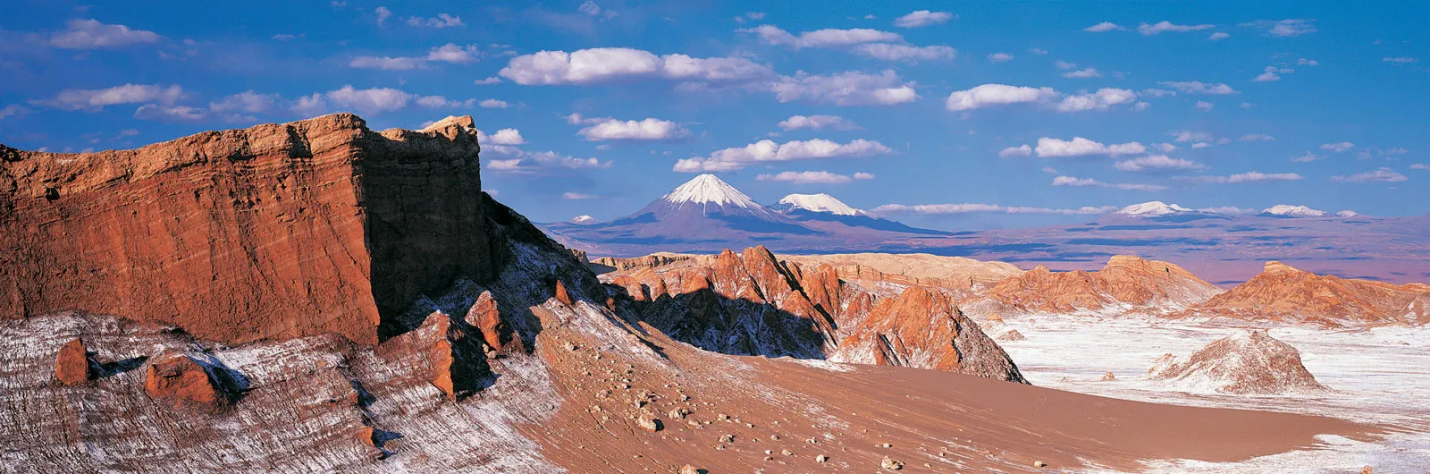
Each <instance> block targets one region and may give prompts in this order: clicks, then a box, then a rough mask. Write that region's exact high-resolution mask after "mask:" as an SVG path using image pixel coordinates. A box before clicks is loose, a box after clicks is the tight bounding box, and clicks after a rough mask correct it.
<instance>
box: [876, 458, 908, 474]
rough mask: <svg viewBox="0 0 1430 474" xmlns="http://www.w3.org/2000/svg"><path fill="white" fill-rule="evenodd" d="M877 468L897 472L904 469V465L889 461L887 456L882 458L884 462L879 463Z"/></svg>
mask: <svg viewBox="0 0 1430 474" xmlns="http://www.w3.org/2000/svg"><path fill="white" fill-rule="evenodd" d="M879 467H882V468H884V469H888V470H890V471H897V470H900V469H903V468H904V463H902V462H899V461H895V460H893V459H890V458H889V457H888V456H884V461H883V462H881V463H879Z"/></svg>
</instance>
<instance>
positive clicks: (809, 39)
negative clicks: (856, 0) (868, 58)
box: [739, 25, 904, 49]
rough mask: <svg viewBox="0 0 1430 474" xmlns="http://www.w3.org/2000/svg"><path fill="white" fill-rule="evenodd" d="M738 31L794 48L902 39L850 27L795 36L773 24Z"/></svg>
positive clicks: (828, 46) (896, 35) (901, 40)
mask: <svg viewBox="0 0 1430 474" xmlns="http://www.w3.org/2000/svg"><path fill="white" fill-rule="evenodd" d="M739 32H741V33H752V34H754V35H756V36H759V37H760V41H763V42H765V43H766V44H772V45H776V46H789V47H792V48H795V49H799V48H845V47H850V46H855V45H860V44H867V43H900V42H903V41H904V38H903V37H902V36H899V35H898V34H897V33H890V32H887V31H880V30H874V29H869V28H851V29H847V30H841V29H836V28H826V29H822V30H815V31H806V32H803V33H800V34H799V36H795V35H793V34H790V32H788V31H785V30H783V29H780V28H779V27H777V26H774V25H760V26H757V27H755V28H745V29H741V30H739Z"/></svg>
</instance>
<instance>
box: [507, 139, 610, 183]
mask: <svg viewBox="0 0 1430 474" xmlns="http://www.w3.org/2000/svg"><path fill="white" fill-rule="evenodd" d="M497 133H498V134H500V133H501V132H497ZM479 140H480V138H479ZM482 154H483V155H485V156H484V157H483V158H487V159H488V161H487V169H490V170H493V171H500V172H503V173H511V174H552V173H569V172H571V171H572V170H589V169H603V168H610V167H611V162H610V161H601V160H598V159H595V158H576V157H573V156H567V155H563V154H560V153H556V152H553V151H543V152H538V153H532V152H528V151H525V150H522V149H519V148H517V147H514V146H505V145H493V146H484V147H482ZM497 158H500V159H497Z"/></svg>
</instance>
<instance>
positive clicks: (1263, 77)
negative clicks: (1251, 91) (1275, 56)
mask: <svg viewBox="0 0 1430 474" xmlns="http://www.w3.org/2000/svg"><path fill="white" fill-rule="evenodd" d="M1293 72H1296V70H1295V69H1291V68H1285V67H1276V66H1266V69H1265V70H1264V71H1263V72H1262V73H1261V74H1260V75H1258V76H1256V78H1255V79H1252V81H1254V82H1271V81H1279V80H1281V76H1280V74H1288V73H1293Z"/></svg>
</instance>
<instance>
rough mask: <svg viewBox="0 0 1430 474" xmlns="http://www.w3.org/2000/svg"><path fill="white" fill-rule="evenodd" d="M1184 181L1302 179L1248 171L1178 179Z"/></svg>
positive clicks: (1240, 181)
mask: <svg viewBox="0 0 1430 474" xmlns="http://www.w3.org/2000/svg"><path fill="white" fill-rule="evenodd" d="M1173 179H1180V180H1184V181H1191V182H1199V183H1217V184H1223V183H1233V184H1235V183H1260V182H1266V181H1298V180H1301V179H1304V178H1302V177H1301V175H1299V174H1296V173H1262V172H1260V171H1250V172H1246V173H1239V174H1234V175H1231V176H1191V177H1179V178H1173Z"/></svg>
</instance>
